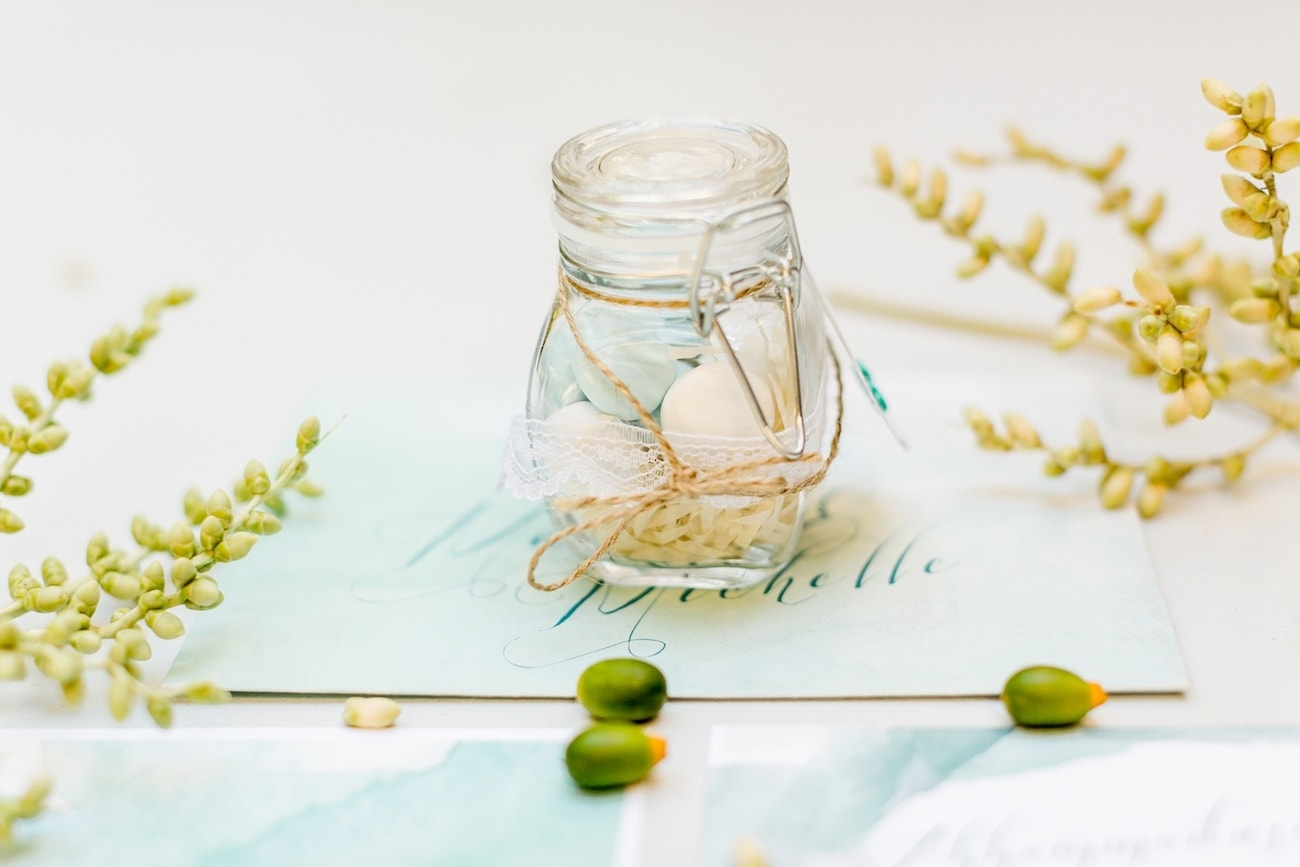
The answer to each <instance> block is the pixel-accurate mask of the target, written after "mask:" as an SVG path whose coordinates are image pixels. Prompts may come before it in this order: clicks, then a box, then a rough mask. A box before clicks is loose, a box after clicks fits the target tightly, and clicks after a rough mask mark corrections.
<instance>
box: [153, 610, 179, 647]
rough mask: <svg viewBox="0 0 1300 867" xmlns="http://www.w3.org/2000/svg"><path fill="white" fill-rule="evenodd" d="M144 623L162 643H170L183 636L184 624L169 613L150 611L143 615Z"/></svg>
mask: <svg viewBox="0 0 1300 867" xmlns="http://www.w3.org/2000/svg"><path fill="white" fill-rule="evenodd" d="M145 623H146V624H147V625H148V626H149V628H150V629H152V630H153V631H154V634H155V635H157V636H158V637H159V638H161V639H163V640H164V641H171V640H172V639H174V638H180V637H181V636H182V635H184V634H185V624H184V623H182V622H181V619H180V618H179V617H177V616H176V615H175V614H172V613H171V612H170V611H150V612H149V613H148V614H146V615H145Z"/></svg>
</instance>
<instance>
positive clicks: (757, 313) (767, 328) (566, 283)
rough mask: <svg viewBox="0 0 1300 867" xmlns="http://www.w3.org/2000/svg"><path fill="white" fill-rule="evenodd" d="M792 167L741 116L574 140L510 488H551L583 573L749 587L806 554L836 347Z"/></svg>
mask: <svg viewBox="0 0 1300 867" xmlns="http://www.w3.org/2000/svg"><path fill="white" fill-rule="evenodd" d="M788 174H789V168H788V163H787V156H786V148H785V145H784V143H783V142H782V141H781V140H780V139H779V138H777V137H776V136H775V135H774V134H772V133H771V132H769V131H767V130H765V129H762V128H760V127H757V126H753V125H750V124H745V123H738V122H732V121H714V120H678V119H665V120H637V121H630V122H624V123H617V124H611V125H609V126H603V127H599V128H597V129H594V130H591V131H590V132H587V133H584V134H582V135H580V136H577V137H576V138H574V139H572V140H570V141H568V142H567V143H565V144H564V145H563V146H562V147H561V148H560V149H559V151H558V152H557V153H556V155H555V159H554V161H553V163H552V175H553V180H554V199H553V213H554V220H555V225H556V228H557V229H558V232H559V251H560V262H559V273H558V282H559V287H558V289H557V297H556V302H555V305H554V307H553V308H552V311H551V315H550V316H549V317H548V319H547V321H546V323H545V325H544V327H543V329H542V333H541V337H540V339H539V341H538V344H537V350H536V353H535V356H534V362H533V366H532V371H531V379H530V384H529V391H528V400H527V408H526V416H527V418H526V420H524V421H522V422H521V426H519V427H518V429H517V430H516V432H515V433H514V435H513V436H512V452H513V453H514V456H515V457H514V461H513V463H514V472H513V474H512V473H511V472H510V471H509V467H508V472H507V481H508V482H509V483H510V485H511V487H512V488H513V489H514V490H515V491H516V493H523V494H525V495H534V496H536V495H539V494H540V495H541V496H544V497H545V498H546V500H547V505H548V508H549V510H550V512H551V515H552V516H553V518H554V520H555V522H556V525H557V528H558V529H557V533H556V536H555V537H553V539H552V540H551V541H553V542H555V543H556V544H558V545H560V546H562V547H564V548H565V549H566V550H567V552H568V554H569V555H570V557H572V558H573V560H574V561H575V562H578V566H577V567H576V568H575V569H573V570H572V574H571V575H570V579H571V578H572V577H576V576H577V575H579V574H586V575H587V576H589V577H591V578H595V579H597V580H601V581H605V582H607V583H611V584H624V585H643V586H684V587H712V588H726V587H739V586H745V585H748V584H752V583H755V582H757V581H761V580H764V579H766V578H769V577H771V576H772V575H774V574H775V573H776V572H777V571H779V570H780V569H781V568H782V567H784V566H785V565H787V564H788V563H789V562H790V560H791V558H792V557H793V556H794V554H795V551H796V545H797V544H798V538H799V531H800V526H801V524H802V520H803V510H804V497H805V490H806V489H807V488H808V487H809V486H810V480H812V481H815V480H816V479H817V478H820V476H819V475H818V473H819V471H820V472H821V473H824V470H825V464H826V463H827V461H826V458H825V453H826V443H825V442H824V440H825V439H826V436H825V434H826V431H827V424H826V414H827V412H826V401H825V398H826V393H827V381H828V359H829V351H828V343H827V337H826V333H825V331H824V319H823V317H824V311H823V310H822V307H821V305H820V303H819V298H818V296H817V294H816V290H815V288H814V287H811V284H810V278H809V277H808V275H807V274H806V272H805V270H804V268H803V262H802V257H801V255H800V251H799V244H798V238H797V235H796V233H795V228H794V221H793V218H792V216H791V212H790V208H789V205H788V204H787V202H786V181H787V178H788ZM508 463H509V462H508ZM512 475H513V478H511V476H512ZM544 547H545V546H544ZM539 553H540V552H539ZM536 563H537V558H535V560H534V566H536ZM530 580H532V581H533V583H534V585H535V586H543V587H547V588H550V587H555V586H561V585H562V584H563V583H567V582H566V581H560V582H556V583H554V584H546V583H545V582H541V581H536V580H534V579H533V577H532V576H531V575H530Z"/></svg>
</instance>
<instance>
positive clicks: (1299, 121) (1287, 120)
mask: <svg viewBox="0 0 1300 867" xmlns="http://www.w3.org/2000/svg"><path fill="white" fill-rule="evenodd" d="M1297 138H1300V117H1279V118H1278V119H1277V120H1275V121H1273V122H1272V123H1270V124H1269V125H1268V129H1266V130H1264V141H1265V142H1267V143H1268V144H1269V145H1270V146H1271V147H1278V146H1279V145H1284V144H1286V143H1287V142H1292V141H1295V140H1296V139H1297Z"/></svg>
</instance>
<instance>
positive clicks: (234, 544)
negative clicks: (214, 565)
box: [212, 533, 258, 563]
mask: <svg viewBox="0 0 1300 867" xmlns="http://www.w3.org/2000/svg"><path fill="white" fill-rule="evenodd" d="M257 539H258V537H257V534H256V533H231V534H230V535H229V536H227V537H226V538H224V539H222V540H221V544H219V545H217V547H216V550H214V551H213V552H212V556H213V557H214V558H216V560H217V562H219V563H229V562H230V561H232V560H239V559H241V558H242V557H244V556H246V555H247V554H248V552H249V551H251V550H253V545H254V544H256V542H257Z"/></svg>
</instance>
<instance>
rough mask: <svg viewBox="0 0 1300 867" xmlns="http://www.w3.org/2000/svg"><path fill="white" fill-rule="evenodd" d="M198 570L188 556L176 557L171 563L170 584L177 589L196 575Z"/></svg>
mask: <svg viewBox="0 0 1300 867" xmlns="http://www.w3.org/2000/svg"><path fill="white" fill-rule="evenodd" d="M198 574H199V571H198V570H197V569H195V568H194V562H193V561H192V560H190V559H189V558H188V557H178V558H176V561H175V562H173V563H172V584H174V585H176V588H177V589H178V590H179V589H180V588H182V587H184V586H185V585H186V584H188V583H190V582H191V581H193V580H194V579H195V578H196V577H198Z"/></svg>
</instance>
